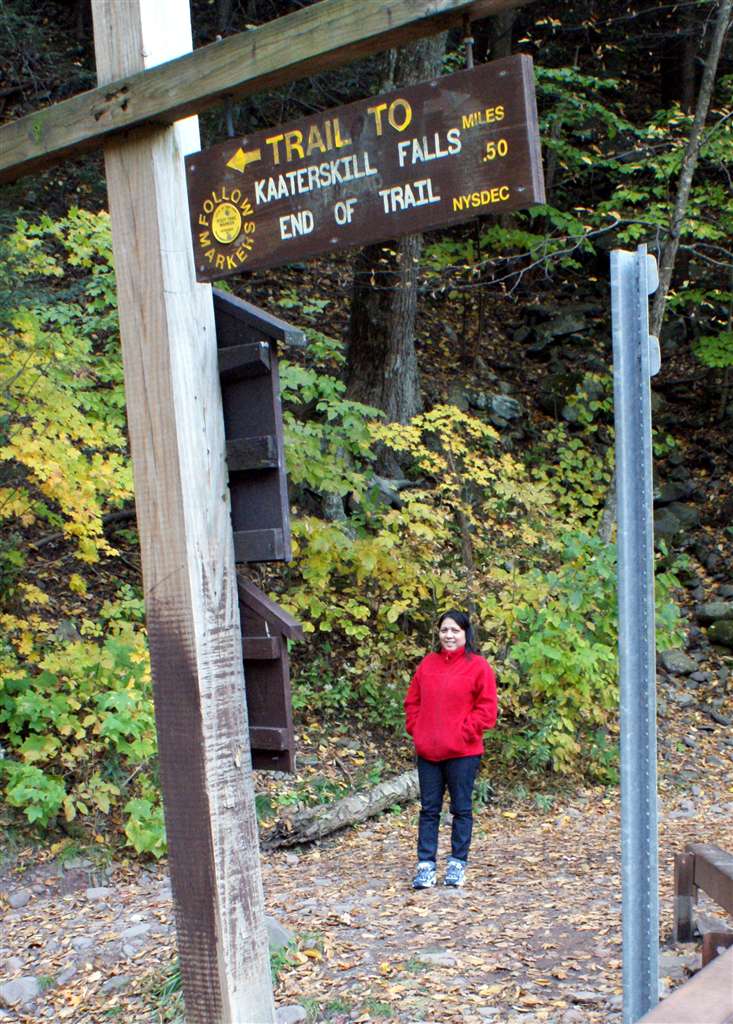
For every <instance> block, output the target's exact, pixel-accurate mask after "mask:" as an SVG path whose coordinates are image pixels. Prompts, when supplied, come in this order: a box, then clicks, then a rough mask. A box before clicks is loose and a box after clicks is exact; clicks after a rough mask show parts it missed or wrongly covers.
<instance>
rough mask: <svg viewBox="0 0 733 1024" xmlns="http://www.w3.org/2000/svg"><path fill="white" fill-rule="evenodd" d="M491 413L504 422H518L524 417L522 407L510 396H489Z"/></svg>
mask: <svg viewBox="0 0 733 1024" xmlns="http://www.w3.org/2000/svg"><path fill="white" fill-rule="evenodd" d="M488 408H489V411H490V412H491V414H492V415H493V416H499V417H500V418H501V419H504V420H516V419H519V418H520V417H521V415H522V412H523V410H522V406H521V405H520V403H519V402H518V401H517V400H516V398H509V396H508V395H489V406H488Z"/></svg>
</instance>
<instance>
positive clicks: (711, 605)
mask: <svg viewBox="0 0 733 1024" xmlns="http://www.w3.org/2000/svg"><path fill="white" fill-rule="evenodd" d="M695 617H696V618H697V621H698V622H699V623H700V624H701V625H703V626H709V625H710V624H711V623H712V622H720V621H722V620H726V619H733V602H731V601H706V602H705V603H704V604H699V605H697V606H696V608H695Z"/></svg>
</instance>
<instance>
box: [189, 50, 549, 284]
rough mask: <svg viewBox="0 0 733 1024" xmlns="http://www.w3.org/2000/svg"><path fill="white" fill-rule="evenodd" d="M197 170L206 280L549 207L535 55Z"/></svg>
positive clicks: (210, 157) (219, 152)
mask: <svg viewBox="0 0 733 1024" xmlns="http://www.w3.org/2000/svg"><path fill="white" fill-rule="evenodd" d="M186 170H187V176H188V192H189V212H190V217H191V234H192V239H193V246H194V261H195V264H196V276H197V278H198V280H199V281H214V280H218V279H220V278H224V277H230V276H232V275H233V274H239V273H242V271H245V270H255V269H257V268H262V267H271V266H276V265H279V264H283V263H289V262H292V261H294V260H300V259H303V258H304V257H307V256H314V255H316V254H317V253H322V252H328V251H330V250H334V249H340V248H344V247H346V246H354V245H366V244H369V243H371V242H377V241H383V240H385V239H389V238H395V237H398V236H400V235H404V234H408V233H411V232H421V231H426V230H427V229H429V228H435V227H441V226H442V227H445V226H448V225H451V224H459V223H461V222H463V221H466V220H469V219H472V218H474V217H476V215H477V214H479V213H508V212H509V211H511V210H517V209H522V208H525V207H527V206H531V205H533V204H534V203H542V202H544V199H545V192H544V181H543V175H542V163H541V158H540V142H539V132H538V127H537V108H536V102H535V92H534V78H533V69H532V59H531V58H530V57H528V56H525V55H517V56H514V57H507V58H505V59H503V60H498V61H493V62H492V63H490V64H484V65H481V66H479V67H476V68H472V69H470V70H467V71H459V72H458V73H456V74H453V75H448V76H446V77H444V78H438V79H435V80H434V81H432V82H425V83H423V84H421V85H416V86H412V87H408V88H404V89H400V90H398V91H395V92H391V93H386V94H384V95H382V96H377V97H370V98H369V99H366V100H361V101H359V102H358V103H351V104H349V105H348V106H344V107H338V108H335V109H333V110H329V111H325V112H323V113H321V114H317V115H314V116H312V117H309V118H305V119H303V120H301V121H297V122H292V123H291V124H287V125H284V126H280V127H277V128H271V129H268V130H266V131H262V132H257V133H256V134H253V135H248V136H244V137H241V138H237V139H229V140H228V141H227V142H225V143H222V144H221V145H218V146H214V147H213V148H212V149H208V150H206V151H204V152H202V153H198V154H194V155H191V156H189V157H187V158H186Z"/></svg>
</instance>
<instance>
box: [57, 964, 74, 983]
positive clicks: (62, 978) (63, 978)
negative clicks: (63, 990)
mask: <svg viewBox="0 0 733 1024" xmlns="http://www.w3.org/2000/svg"><path fill="white" fill-rule="evenodd" d="M76 971H77V968H76V964H71V965H70V966H69V967H66V968H64V970H63V971H61V973H60V974H59V975H58V977H57V978H56V984H57V985H59V986H61V987H63V986H64V985H65V984H66V983H67V982H69V981H71V979H72V978H73V977H74V976H75V974H76Z"/></svg>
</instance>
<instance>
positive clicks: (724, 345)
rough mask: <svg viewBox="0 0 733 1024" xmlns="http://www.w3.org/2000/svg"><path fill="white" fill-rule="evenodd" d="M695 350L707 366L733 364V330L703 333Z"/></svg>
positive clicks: (720, 366)
mask: <svg viewBox="0 0 733 1024" xmlns="http://www.w3.org/2000/svg"><path fill="white" fill-rule="evenodd" d="M732 298H733V297H732ZM693 351H694V353H695V355H696V356H697V358H698V359H699V360H700V362H701V363H704V365H705V366H713V367H718V368H721V369H722V368H725V367H726V366H733V331H721V332H720V333H719V334H703V335H702V336H701V337H700V338H698V339H697V343H696V344H695V346H694V349H693Z"/></svg>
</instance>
